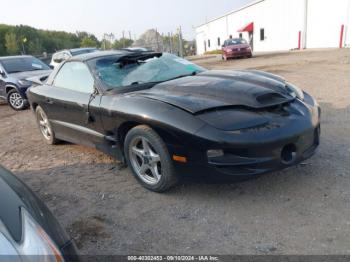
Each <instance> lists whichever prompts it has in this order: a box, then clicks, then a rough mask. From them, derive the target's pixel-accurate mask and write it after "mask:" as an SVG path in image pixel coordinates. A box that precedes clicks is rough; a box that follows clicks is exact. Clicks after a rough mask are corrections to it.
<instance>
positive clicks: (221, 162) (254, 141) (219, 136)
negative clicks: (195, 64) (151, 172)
mask: <svg viewBox="0 0 350 262" xmlns="http://www.w3.org/2000/svg"><path fill="white" fill-rule="evenodd" d="M305 95H306V101H305V102H300V101H298V102H296V103H295V105H294V106H293V110H301V109H302V110H301V111H300V112H299V113H298V114H291V115H290V116H289V117H283V118H282V119H283V125H282V126H281V127H279V128H274V127H272V128H271V129H270V127H269V128H266V129H256V130H255V129H253V130H250V131H249V132H243V133H239V134H235V133H233V132H230V131H218V130H217V129H215V128H210V127H205V128H203V129H201V130H200V131H198V132H197V133H196V135H197V138H198V139H196V140H195V141H196V143H195V144H194V145H193V146H191V149H190V150H184V151H182V152H181V151H180V152H179V149H178V148H177V149H175V150H171V151H172V152H175V153H178V154H179V155H186V156H187V159H188V161H187V163H184V164H181V163H176V164H175V167H176V168H177V170H178V171H179V172H180V173H181V174H183V175H184V176H191V175H192V174H193V175H195V176H205V177H207V176H210V177H235V178H238V179H240V178H242V179H245V178H249V177H254V176H257V175H260V174H264V173H269V172H272V171H277V170H282V169H285V168H288V167H291V166H295V165H297V164H299V163H300V162H302V161H304V160H306V159H308V158H310V157H311V156H313V154H314V153H315V151H316V149H317V148H318V146H319V145H320V135H321V125H320V118H321V109H320V107H319V106H318V104H317V102H316V101H315V100H314V99H312V97H311V96H309V95H308V94H305ZM306 104H308V106H305V105H306ZM214 137H215V138H216V140H215V141H214V140H213V139H212V138H214ZM186 148H187V147H186ZM194 148H201V149H194ZM209 149H210V150H217V149H220V150H223V151H224V155H222V156H220V157H216V158H208V157H207V150H209Z"/></svg>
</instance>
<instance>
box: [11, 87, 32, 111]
mask: <svg viewBox="0 0 350 262" xmlns="http://www.w3.org/2000/svg"><path fill="white" fill-rule="evenodd" d="M7 102H8V103H9V105H10V106H11V107H12V109H14V110H16V111H20V110H24V109H26V108H27V107H28V101H27V100H26V99H24V98H23V97H22V96H21V95H20V93H18V92H17V90H16V89H12V90H10V92H8V94H7Z"/></svg>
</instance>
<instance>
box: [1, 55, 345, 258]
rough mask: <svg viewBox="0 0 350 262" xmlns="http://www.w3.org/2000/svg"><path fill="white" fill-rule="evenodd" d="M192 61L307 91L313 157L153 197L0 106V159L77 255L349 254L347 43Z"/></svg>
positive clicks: (102, 160)
mask: <svg viewBox="0 0 350 262" xmlns="http://www.w3.org/2000/svg"><path fill="white" fill-rule="evenodd" d="M197 62H198V63H199V64H201V65H203V66H205V67H208V68H216V69H235V68H257V69H261V70H266V71H269V72H272V73H276V74H279V75H282V76H284V77H286V79H288V81H291V82H293V83H295V84H297V85H299V86H300V87H302V88H304V89H305V90H307V91H308V92H310V93H311V94H312V95H313V96H315V97H316V98H317V99H318V100H319V102H320V104H321V106H322V109H323V119H322V145H321V146H320V149H319V151H318V153H317V154H316V155H315V156H314V157H313V158H312V159H310V160H308V161H306V162H305V163H303V164H301V165H299V166H297V167H293V168H290V169H288V170H285V171H283V172H276V173H273V174H269V175H265V176H263V177H261V178H259V179H256V180H251V181H247V182H243V183H235V184H208V183H200V182H196V183H186V184H183V185H179V186H178V187H176V188H174V189H173V190H172V191H170V192H169V193H166V194H155V193H151V192H148V191H146V190H145V189H143V188H142V187H141V186H139V185H138V183H137V182H136V181H135V180H134V178H133V177H132V175H131V173H130V171H129V170H127V169H124V170H119V169H118V165H117V163H116V162H115V161H114V160H113V159H111V158H109V157H107V156H105V155H103V154H102V153H99V152H97V151H95V150H93V149H88V148H85V147H82V146H77V145H72V144H68V143H67V144H62V145H58V146H49V145H46V144H45V143H44V142H43V140H42V138H41V136H40V134H39V131H38V129H37V127H36V124H35V121H34V116H33V114H32V113H31V111H29V110H28V111H24V112H14V111H12V110H11V109H10V108H9V107H8V106H6V105H1V106H0V119H1V120H0V137H1V140H0V164H2V165H4V166H5V167H7V168H8V169H10V170H12V171H13V172H14V173H15V175H17V176H18V177H20V178H21V179H22V180H23V181H25V182H26V183H27V184H28V185H29V186H30V187H31V188H32V189H33V190H34V191H35V192H37V193H38V194H39V195H40V196H41V198H42V199H43V200H44V201H45V202H46V204H47V205H48V206H49V207H50V209H51V210H52V211H53V213H54V214H55V215H56V217H57V218H58V220H59V221H60V222H61V224H62V225H63V226H64V227H65V228H66V229H67V231H68V232H69V234H70V235H71V236H72V238H74V239H75V240H76V242H77V244H78V247H79V249H80V252H81V253H82V254H90V255H93V254H150V253H151V254H169V253H171V254H175V253H177V254H179V253H180V254H208V253H209V254H320V255H321V254H350V171H349V167H350V164H349V162H350V136H349V134H350V121H349V120H350V49H346V50H345V49H344V50H318V51H304V52H292V53H281V54H265V55H259V56H257V57H255V58H252V59H245V60H244V59H239V60H232V61H229V62H223V61H221V60H220V58H217V57H214V58H213V57H211V58H208V59H201V60H198V61H197Z"/></svg>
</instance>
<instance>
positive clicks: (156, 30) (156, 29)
mask: <svg viewBox="0 0 350 262" xmlns="http://www.w3.org/2000/svg"><path fill="white" fill-rule="evenodd" d="M156 41H157V52H159V51H160V50H159V39H158V29H157V28H156Z"/></svg>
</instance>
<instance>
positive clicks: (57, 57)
mask: <svg viewBox="0 0 350 262" xmlns="http://www.w3.org/2000/svg"><path fill="white" fill-rule="evenodd" d="M96 51H99V50H98V49H97V48H92V47H89V48H74V49H66V50H62V51H59V52H57V53H54V54H53V55H52V59H51V63H50V67H51V68H55V67H56V66H57V65H59V64H60V63H62V62H63V61H66V60H67V59H69V58H71V57H73V56H77V55H82V54H86V53H92V52H96Z"/></svg>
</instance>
